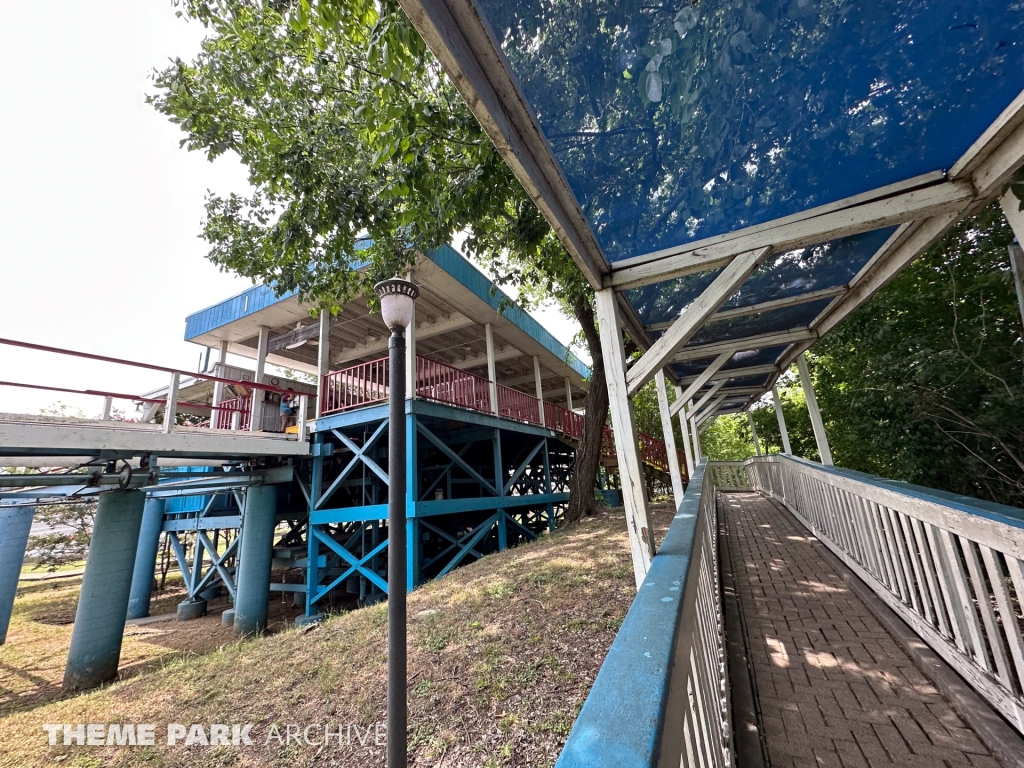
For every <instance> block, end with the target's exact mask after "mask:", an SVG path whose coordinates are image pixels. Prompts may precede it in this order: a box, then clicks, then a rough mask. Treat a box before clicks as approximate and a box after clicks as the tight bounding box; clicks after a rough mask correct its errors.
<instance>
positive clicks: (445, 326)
mask: <svg viewBox="0 0 1024 768" xmlns="http://www.w3.org/2000/svg"><path fill="white" fill-rule="evenodd" d="M473 324H474V322H473V320H472V319H471V318H468V317H466V316H464V315H459V314H453V315H452V316H451V317H446V318H442V319H440V320H437V321H435V322H433V323H420V325H419V326H418V327H417V328H416V329H415V331H414V332H413V333H414V335H415V337H416V338H417V339H419V340H421V341H422V340H424V339H430V338H433V337H434V336H441V335H442V334H445V333H453V332H455V331H458V330H461V329H463V328H468V327H470V326H471V325H473ZM410 330H411V326H410ZM388 338H389V335H388V333H387V331H384V332H383V334H382V335H381V336H380V337H379V338H377V339H374V340H373V341H368V342H366V343H364V344H359V345H357V346H354V347H348V348H346V349H342V350H341V351H340V352H338V354H337V355H335V356H334V361H333V362H334V365H336V366H340V365H341V364H342V363H347V362H349V361H351V360H359V359H360V358H363V357H369V356H370V355H378V354H385V353H386V352H387V351H388Z"/></svg>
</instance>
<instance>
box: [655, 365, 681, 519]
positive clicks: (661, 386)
mask: <svg viewBox="0 0 1024 768" xmlns="http://www.w3.org/2000/svg"><path fill="white" fill-rule="evenodd" d="M654 381H655V384H656V386H657V389H658V413H659V414H660V415H661V434H662V437H663V438H664V440H665V451H666V452H667V453H668V474H669V477H670V478H671V479H672V500H673V501H675V503H676V509H679V505H680V504H682V503H683V492H684V490H685V488H684V487H683V472H682V470H681V469H680V467H679V451H677V450H676V433H675V430H674V429H673V428H672V415H671V414H670V413H669V412H668V390H667V389H666V388H665V372H664V371H658V372H657V374H655V376H654Z"/></svg>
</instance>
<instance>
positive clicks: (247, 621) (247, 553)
mask: <svg viewBox="0 0 1024 768" xmlns="http://www.w3.org/2000/svg"><path fill="white" fill-rule="evenodd" d="M276 511H277V487H276V486H273V485H254V486H252V487H251V488H249V489H248V490H246V492H245V513H244V514H243V515H242V530H241V531H239V535H240V536H241V537H242V540H241V541H240V542H239V546H238V583H237V587H236V589H235V634H236V635H239V636H241V637H246V636H248V635H254V634H256V633H257V632H262V631H263V630H264V629H266V626H267V605H268V603H269V600H270V565H271V559H272V556H273V549H272V547H273V545H274V513H275V512H276Z"/></svg>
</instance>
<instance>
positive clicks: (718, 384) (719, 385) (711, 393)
mask: <svg viewBox="0 0 1024 768" xmlns="http://www.w3.org/2000/svg"><path fill="white" fill-rule="evenodd" d="M724 386H725V379H722V380H721V381H716V382H715V384H714V386H712V387H711V389H709V390H708V391H707V392H706V393H705V394H704V396H703V397H702V398H701V399H700V400H698V401H697V402H696V403H694V404H693V408H690V409H689V414H688V415H689V417H690V418H691V419H692V418H693V417H694V416H696V415H697V414H698V413H700V409H701V408H702V407H704V405H705V404H706V403H707V401H708V400H710V399H711V398H712V397H714V396H715V395H716V394H718V390H720V389H721V388H722V387H724ZM722 397H725V395H722Z"/></svg>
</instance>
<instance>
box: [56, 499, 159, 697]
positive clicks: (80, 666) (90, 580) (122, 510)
mask: <svg viewBox="0 0 1024 768" xmlns="http://www.w3.org/2000/svg"><path fill="white" fill-rule="evenodd" d="M145 503H146V495H145V494H144V493H142V492H141V491H112V492H110V493H104V494H102V495H101V496H100V499H99V504H98V505H97V508H96V520H95V522H94V523H93V531H92V541H91V542H90V544H89V556H88V559H87V560H86V563H85V574H84V575H83V577H82V590H81V593H80V594H79V597H78V609H77V610H76V611H75V625H74V629H73V630H72V632H71V648H70V650H69V651H68V663H67V666H66V667H65V668H64V689H65V690H72V689H83V688H94V687H95V686H97V685H101V684H102V683H105V682H107V681H109V680H113V679H114V678H115V677H117V665H118V661H119V660H120V657H121V641H122V638H123V635H124V626H125V620H126V617H127V615H128V596H129V594H130V592H131V586H132V573H133V570H134V567H135V555H136V552H137V550H138V547H139V529H140V528H141V526H142V510H143V507H144V505H145Z"/></svg>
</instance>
